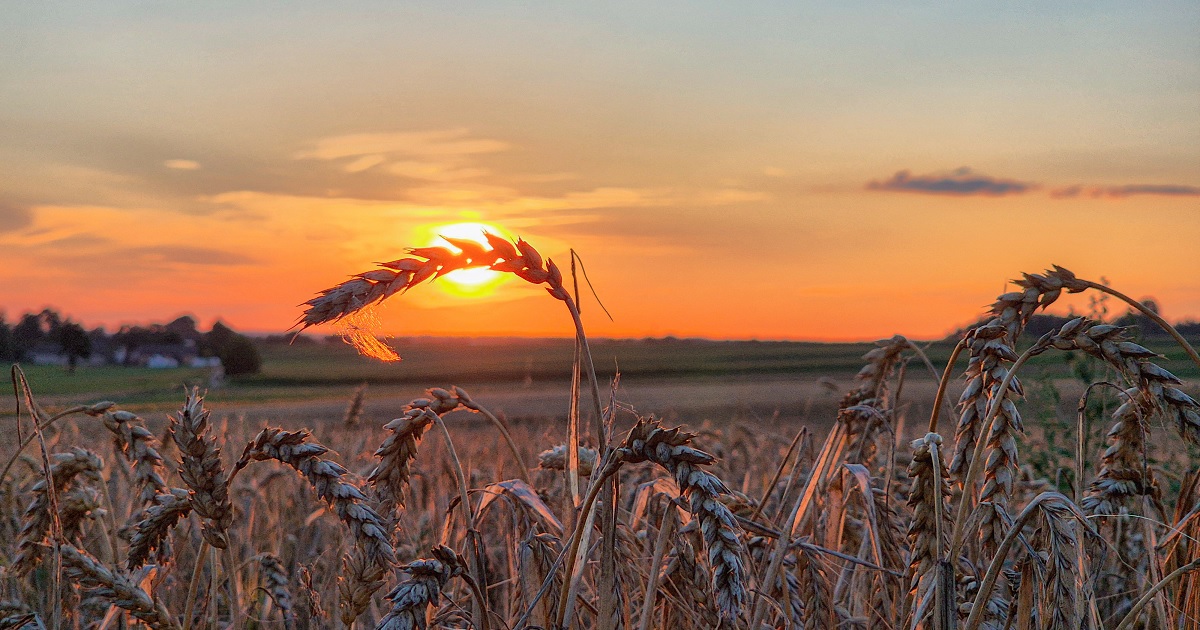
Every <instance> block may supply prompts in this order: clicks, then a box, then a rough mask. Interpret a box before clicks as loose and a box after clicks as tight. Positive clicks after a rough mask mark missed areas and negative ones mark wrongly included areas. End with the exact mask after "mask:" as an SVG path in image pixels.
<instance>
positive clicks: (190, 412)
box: [171, 387, 233, 549]
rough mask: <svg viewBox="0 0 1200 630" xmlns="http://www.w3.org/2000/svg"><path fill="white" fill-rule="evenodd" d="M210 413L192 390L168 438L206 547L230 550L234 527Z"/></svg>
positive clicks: (194, 389) (198, 393) (195, 390)
mask: <svg viewBox="0 0 1200 630" xmlns="http://www.w3.org/2000/svg"><path fill="white" fill-rule="evenodd" d="M208 416H209V411H208V410H207V409H205V408H204V397H203V396H201V395H200V390H199V389H198V388H196V387H193V388H192V389H191V391H190V392H188V394H187V399H186V401H185V402H184V404H183V409H181V410H180V411H179V415H178V416H174V417H172V418H171V436H172V439H173V440H174V441H175V444H177V445H178V446H179V477H180V478H181V479H183V483H184V484H186V485H187V487H188V489H189V490H191V503H192V509H194V510H195V511H196V514H198V515H199V516H200V517H201V533H202V534H203V535H204V539H205V540H207V541H208V544H210V545H212V546H214V547H216V548H218V549H226V548H228V547H229V539H228V537H227V534H226V532H227V531H228V530H229V526H230V525H232V524H233V504H232V503H230V501H229V481H228V477H227V476H226V474H225V468H224V466H223V465H222V464H221V449H219V448H217V441H216V438H215V437H213V436H212V435H210V434H209V432H208V429H209V424H208Z"/></svg>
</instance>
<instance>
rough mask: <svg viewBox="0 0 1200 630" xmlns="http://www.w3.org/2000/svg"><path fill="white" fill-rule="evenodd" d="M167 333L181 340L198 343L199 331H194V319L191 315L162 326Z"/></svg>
mask: <svg viewBox="0 0 1200 630" xmlns="http://www.w3.org/2000/svg"><path fill="white" fill-rule="evenodd" d="M163 329H164V330H166V331H167V332H171V333H175V334H176V335H179V337H180V338H181V339H183V340H185V341H186V340H188V339H190V340H192V341H199V340H200V338H201V336H202V335H201V334H200V331H199V330H197V329H196V318H194V317H192V316H191V315H184V316H182V317H178V318H176V319H175V321H173V322H171V323H169V324H167V325H166V326H163Z"/></svg>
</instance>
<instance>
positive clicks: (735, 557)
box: [618, 418, 746, 619]
mask: <svg viewBox="0 0 1200 630" xmlns="http://www.w3.org/2000/svg"><path fill="white" fill-rule="evenodd" d="M694 437H695V435H694V434H691V433H685V432H683V431H681V430H680V429H679V428H678V427H676V428H673V429H664V428H662V427H660V426H659V425H658V423H657V422H656V421H654V420H653V419H650V420H647V419H644V418H639V419H638V422H637V424H636V425H634V427H633V428H632V429H630V430H629V434H628V435H627V436H626V438H625V441H624V443H622V445H621V447H620V448H619V449H618V451H619V453H620V456H621V458H622V460H623V461H625V462H626V463H637V462H645V461H649V462H654V463H655V464H658V465H659V466H662V467H663V468H664V469H666V470H667V471H668V472H670V473H671V475H672V476H673V477H674V478H675V483H676V484H678V486H679V489H680V491H682V493H683V496H684V497H685V498H686V499H687V500H688V508H689V510H690V511H691V513H692V516H693V517H695V518H696V520H697V521H698V522H699V524H700V532H701V534H702V536H703V537H704V544H705V546H706V547H707V548H708V549H707V551H708V561H709V564H711V565H712V569H713V578H712V587H713V592H714V594H715V595H716V598H717V607H718V609H719V610H720V611H721V614H722V616H723V617H725V618H726V619H734V618H736V617H737V616H738V614H739V613H740V612H741V609H742V602H743V601H744V599H745V597H746V586H745V580H746V574H745V569H744V568H743V566H742V544H741V527H740V526H739V525H738V523H737V519H736V518H734V516H733V513H731V512H730V511H729V508H727V507H725V505H724V504H723V503H721V501H720V496H721V495H722V494H728V493H729V489H728V488H726V487H725V484H724V483H722V482H721V480H720V479H718V478H717V477H716V476H715V475H713V474H711V473H709V472H708V471H706V470H704V469H702V468H700V466H707V465H709V464H712V463H713V462H714V461H715V459H714V458H713V456H712V455H709V454H708V453H705V452H703V451H700V450H697V449H695V448H692V447H691V446H690V443H691V441H692V438H694Z"/></svg>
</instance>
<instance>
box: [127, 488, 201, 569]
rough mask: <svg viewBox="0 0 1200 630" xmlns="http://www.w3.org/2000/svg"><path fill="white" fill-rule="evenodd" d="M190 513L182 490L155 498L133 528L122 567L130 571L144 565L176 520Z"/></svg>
mask: <svg viewBox="0 0 1200 630" xmlns="http://www.w3.org/2000/svg"><path fill="white" fill-rule="evenodd" d="M191 511H192V502H191V500H190V497H189V494H188V491H187V490H184V489H183V488H172V489H171V490H170V491H169V492H164V493H162V494H159V495H156V496H155V497H154V502H153V503H152V504H151V505H150V507H147V508H146V509H145V510H143V511H142V513H141V515H140V518H139V519H138V521H137V523H135V524H134V526H133V535H132V536H131V537H130V539H129V553H128V555H127V557H126V559H125V566H126V567H128V568H129V569H131V570H132V569H136V568H137V567H140V566H142V565H143V564H145V563H146V560H147V559H149V558H150V554H151V553H153V552H154V550H155V549H158V548H159V546H160V545H162V544H163V541H165V540H166V539H167V536H168V535H169V534H170V533H171V529H172V528H173V527H175V524H176V523H178V522H179V519H182V518H184V517H186V516H187V515H188V513H189V512H191Z"/></svg>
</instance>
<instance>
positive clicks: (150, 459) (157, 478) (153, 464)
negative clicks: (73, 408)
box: [102, 410, 167, 505]
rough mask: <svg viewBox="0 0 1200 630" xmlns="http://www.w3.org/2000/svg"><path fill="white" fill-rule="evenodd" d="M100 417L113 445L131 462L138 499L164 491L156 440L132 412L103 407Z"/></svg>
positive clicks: (148, 499)
mask: <svg viewBox="0 0 1200 630" xmlns="http://www.w3.org/2000/svg"><path fill="white" fill-rule="evenodd" d="M102 418H103V420H104V426H105V428H107V429H108V430H109V431H110V432H111V433H112V434H113V441H114V442H116V444H117V448H118V449H120V451H121V452H122V453H124V454H125V457H126V458H127V459H128V460H129V463H130V464H133V475H134V480H135V481H136V482H137V485H138V488H139V492H138V500H139V501H140V502H141V503H142V504H143V505H146V504H149V503H150V502H152V501H154V496H155V495H156V494H159V493H162V492H166V491H167V483H166V482H165V481H163V478H162V472H163V458H162V455H160V454H159V452H158V448H157V447H158V440H157V439H155V437H154V434H153V433H151V432H150V431H149V430H147V429H146V423H145V422H143V421H142V419H141V418H139V417H137V415H136V414H133V413H130V412H128V411H121V410H117V411H113V410H106V411H105V412H104V415H103V416H102Z"/></svg>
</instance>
